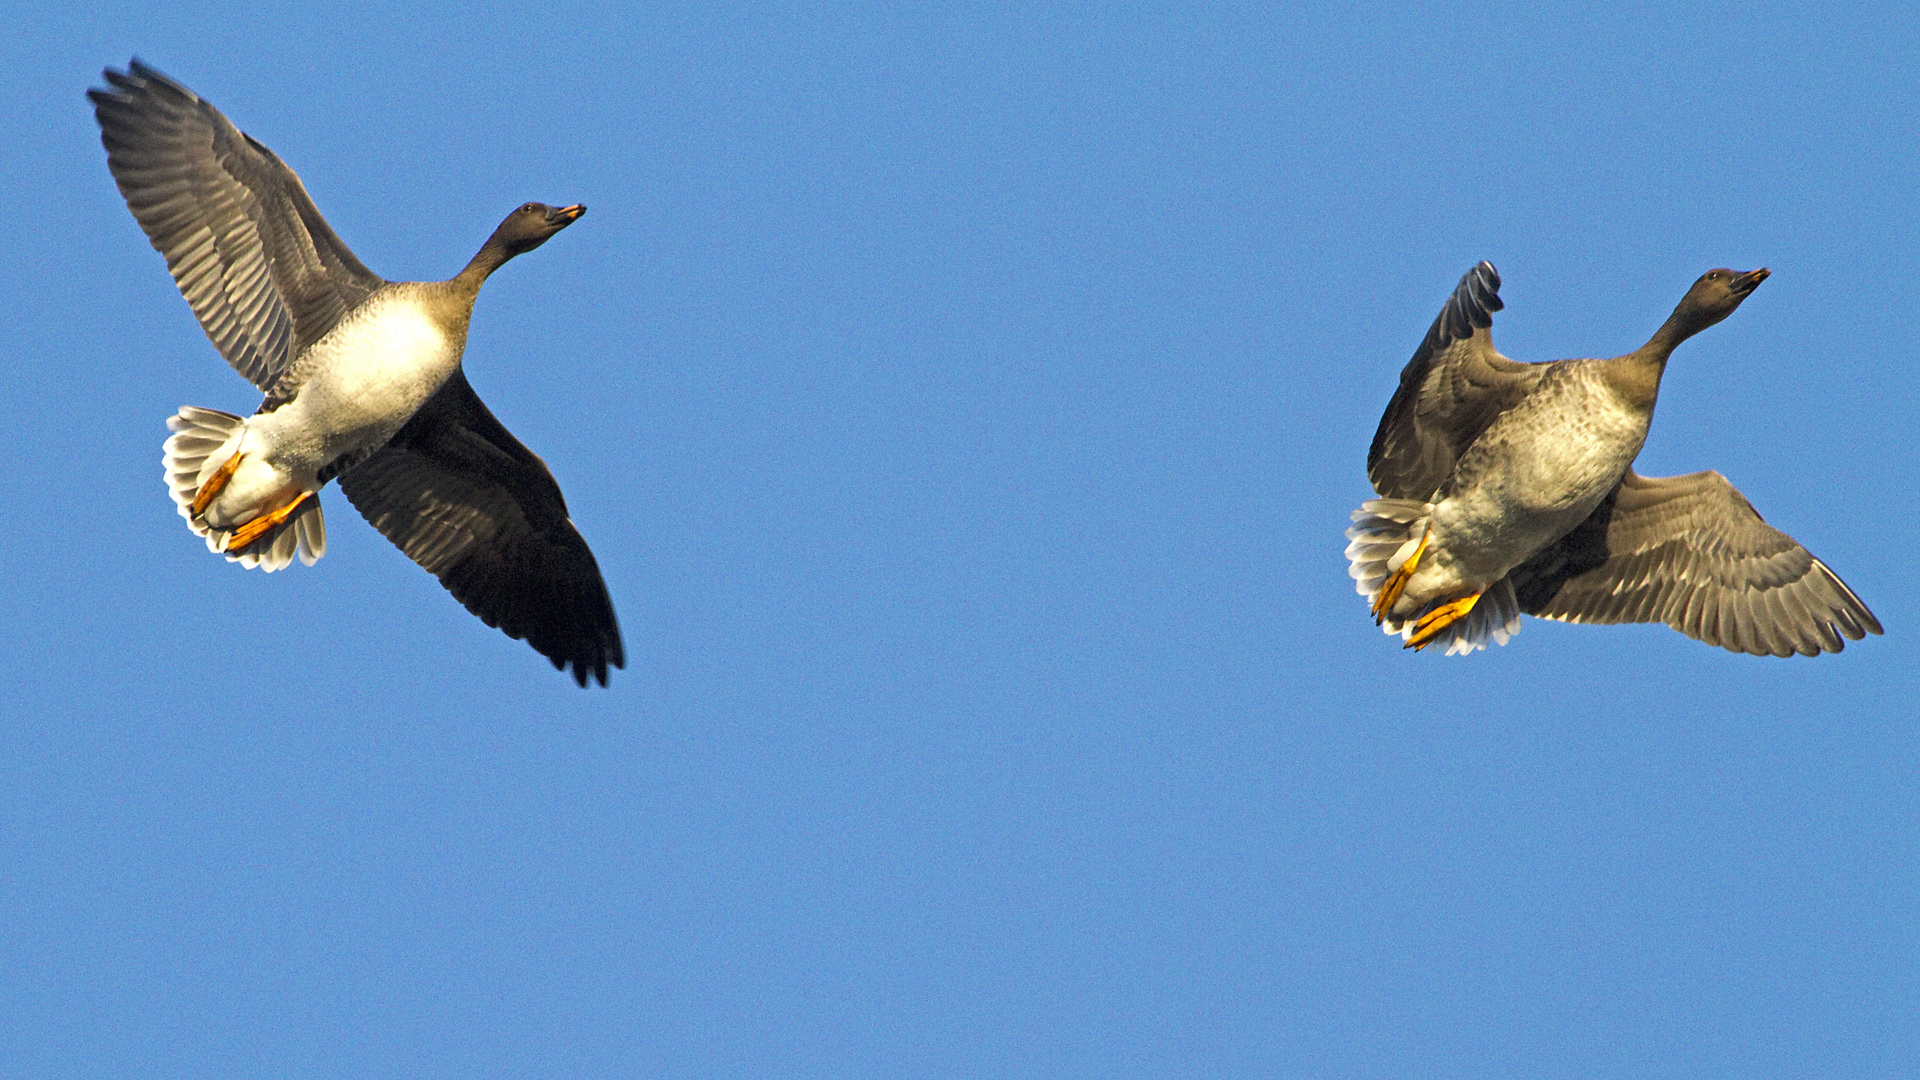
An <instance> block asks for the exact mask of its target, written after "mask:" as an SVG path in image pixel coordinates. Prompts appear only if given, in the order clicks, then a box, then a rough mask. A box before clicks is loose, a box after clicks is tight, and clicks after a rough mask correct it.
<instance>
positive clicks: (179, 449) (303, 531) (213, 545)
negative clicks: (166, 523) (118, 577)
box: [161, 405, 327, 573]
mask: <svg viewBox="0 0 1920 1080" xmlns="http://www.w3.org/2000/svg"><path fill="white" fill-rule="evenodd" d="M167 430H169V431H171V432H173V435H172V436H171V437H170V438H168V439H167V442H166V446H165V447H164V448H163V453H162V456H161V462H162V464H163V465H164V466H165V468H166V481H167V492H168V494H170V495H172V496H173V504H174V506H175V507H176V508H178V509H179V511H180V516H181V517H183V518H185V519H187V527H188V528H190V529H192V530H193V532H194V535H195V536H201V537H205V538H206V541H207V550H209V551H215V552H219V553H221V554H224V555H226V557H227V561H228V562H237V563H239V564H240V565H242V566H246V567H255V566H257V567H259V568H260V569H262V570H265V571H266V572H268V573H272V572H273V571H275V570H281V569H285V568H286V567H287V566H289V565H291V564H292V562H293V558H294V556H295V555H296V554H297V555H299V557H300V561H301V562H303V563H305V564H307V565H308V566H312V565H313V564H314V563H316V562H319V561H320V557H321V556H323V555H325V554H326V553H327V524H326V518H325V517H324V516H323V515H322V514H321V512H320V500H319V499H318V498H317V497H316V498H310V499H308V500H307V501H306V502H305V503H304V504H302V506H301V507H300V509H299V511H298V512H296V513H295V514H294V515H293V516H292V517H290V518H288V519H287V521H286V523H285V524H283V525H281V526H280V527H278V528H276V529H274V530H273V531H272V532H271V533H268V534H267V535H265V536H262V537H261V538H260V539H259V540H257V541H255V542H254V543H252V544H249V545H248V546H247V547H246V549H245V550H243V551H228V550H227V538H228V537H229V536H230V535H231V534H232V532H233V530H231V529H221V528H215V527H213V526H211V525H209V524H207V521H206V519H205V518H203V517H200V516H198V515H196V514H194V512H193V498H194V496H195V495H197V494H199V492H200V486H201V485H202V484H204V483H206V481H207V478H208V477H210V476H212V475H213V474H214V472H215V471H216V470H218V469H219V468H220V466H221V465H223V464H225V463H226V461H227V459H228V458H230V457H232V456H233V455H234V454H235V453H237V452H238V451H239V449H240V440H241V439H242V437H244V436H245V435H246V432H247V421H246V419H245V418H244V417H239V416H235V415H233V414H232V413H224V412H220V411H219V410H217V409H198V408H195V407H193V406H191V405H186V406H182V407H181V409H180V411H179V412H177V413H175V414H174V415H172V416H169V417H167Z"/></svg>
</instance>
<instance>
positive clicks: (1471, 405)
mask: <svg viewBox="0 0 1920 1080" xmlns="http://www.w3.org/2000/svg"><path fill="white" fill-rule="evenodd" d="M1504 306H1505V305H1504V304H1502V303H1501V302H1500V274H1499V272H1498V271H1496V270H1495V269H1494V268H1493V264H1492V263H1489V262H1482V263H1480V264H1478V265H1477V266H1475V267H1474V268H1473V269H1471V270H1469V271H1467V272H1466V274H1465V275H1464V276H1463V277H1461V279H1460V284H1459V285H1458V286H1457V287H1456V288H1455V289H1454V290H1453V295H1452V296H1451V297H1450V298H1448V300H1447V304H1446V306H1445V307H1443V308H1441V309H1440V316H1439V318H1436V319H1434V320H1433V327H1432V328H1431V329H1429V330H1428V331H1427V336H1426V339H1425V340H1423V341H1421V342H1420V347H1419V348H1418V349H1415V350H1414V353H1413V359H1412V360H1409V361H1407V366H1406V368H1405V369H1404V370H1402V371H1401V372H1400V387H1399V389H1397V390H1395V391H1394V394H1393V400H1392V401H1390V402H1388V403H1387V411H1386V414H1385V415H1384V416H1382V417H1381V418H1380V427H1379V430H1377V431H1375V432H1374V435H1373V446H1372V448H1371V449H1369V450H1368V451H1367V478H1368V479H1369V480H1371V481H1373V489H1374V490H1375V491H1377V492H1379V493H1380V494H1381V495H1382V496H1384V497H1386V498H1389V499H1418V500H1421V501H1426V500H1430V499H1432V498H1433V497H1434V494H1435V493H1436V492H1438V491H1439V490H1440V489H1441V487H1442V486H1443V485H1445V484H1446V482H1447V479H1448V478H1449V477H1450V476H1452V475H1453V466H1454V462H1456V461H1458V460H1459V458H1460V455H1461V454H1463V453H1465V452H1466V449H1467V447H1469V446H1471V445H1473V441H1474V440H1475V439H1477V438H1479V437H1480V433H1481V432H1483V431H1485V430H1486V429H1487V425H1488V424H1491V423H1492V422H1493V420H1494V418H1495V417H1497V416H1499V415H1500V414H1501V413H1503V412H1505V411H1506V410H1508V409H1510V408H1512V407H1513V406H1514V404H1515V403H1517V402H1518V401H1519V400H1520V399H1521V398H1523V397H1525V396H1526V395H1527V394H1528V392H1530V391H1531V390H1532V389H1533V388H1534V386H1535V385H1536V384H1537V383H1538V382H1539V381H1540V375H1541V372H1543V371H1544V370H1545V369H1546V365H1544V364H1523V363H1520V362H1519V361H1517V360H1509V359H1507V358H1506V357H1504V356H1501V355H1500V353H1499V352H1498V351H1497V350H1495V349H1494V347H1493V333H1492V326H1493V313H1494V312H1496V311H1499V310H1500V309H1501V308H1502V307H1504Z"/></svg>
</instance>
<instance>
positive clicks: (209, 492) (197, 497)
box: [192, 454, 240, 517]
mask: <svg viewBox="0 0 1920 1080" xmlns="http://www.w3.org/2000/svg"><path fill="white" fill-rule="evenodd" d="M239 467H240V455H239V454H235V455H233V456H232V457H230V458H228V459H227V460H226V463H225V464H223V465H221V466H220V467H219V468H218V469H215V470H214V471H213V475H212V476H209V477H207V482H206V483H204V484H201V485H200V490H199V491H196V492H194V493H193V507H192V509H193V516H194V517H199V516H200V515H201V514H204V513H206V511H207V507H209V506H211V505H213V500H215V499H217V498H219V497H220V493H221V492H223V491H225V490H227V481H229V480H231V479H233V470H235V469H237V468H239Z"/></svg>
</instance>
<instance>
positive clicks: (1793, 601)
mask: <svg viewBox="0 0 1920 1080" xmlns="http://www.w3.org/2000/svg"><path fill="white" fill-rule="evenodd" d="M1510 576H1511V578H1512V580H1513V584H1514V590H1515V592H1516V593H1517V594H1518V596H1519V599H1520V609H1521V610H1522V611H1525V612H1527V613H1528V614H1530V615H1538V616H1541V617H1543V618H1548V619H1561V620H1564V621H1567V622H1589V623H1623V622H1664V623H1666V624H1667V625H1669V626H1671V627H1673V628H1674V629H1675V630H1678V631H1680V632H1681V633H1683V634H1686V635H1687V636H1688V637H1691V638H1696V639H1698V640H1700V641H1704V642H1706V643H1707V644H1709V645H1718V646H1720V647H1721V648H1724V649H1728V650H1731V651H1733V652H1744V653H1752V654H1754V655H1755V656H1767V655H1772V656H1788V655H1791V654H1793V653H1795V652H1798V653H1800V654H1802V655H1804V656H1814V655H1817V654H1818V653H1820V652H1821V651H1822V650H1824V651H1826V652H1839V651H1840V650H1841V648H1842V647H1843V643H1842V641H1841V640H1840V639H1841V638H1842V637H1846V638H1850V639H1852V640H1854V641H1858V640H1860V639H1861V638H1863V637H1865V636H1866V635H1868V634H1878V633H1880V632H1881V628H1880V621H1879V620H1878V619H1876V618H1874V617H1873V612H1871V611H1868V610H1867V605H1866V604H1864V603H1862V602H1861V600H1860V598H1859V597H1858V596H1856V595H1854V592H1853V590H1852V589H1849V588H1847V585H1846V583H1845V582H1843V581H1841V580H1840V578H1839V577H1838V576H1836V575H1835V574H1834V572H1833V571H1831V570H1829V569H1827V565H1826V564H1825V563H1823V562H1821V561H1820V560H1819V559H1816V558H1814V557H1813V555H1812V554H1810V553H1809V552H1808V551H1807V549H1806V548H1804V547H1801V546H1800V545H1799V544H1798V543H1796V542H1795V541H1794V539H1793V537H1791V536H1788V535H1787V534H1786V533H1783V532H1781V531H1780V530H1778V529H1776V528H1774V527H1773V526H1771V525H1768V524H1767V523H1766V522H1765V521H1762V520H1761V518H1760V515H1759V513H1757V512H1756V511H1755V510H1754V509H1753V504H1751V503H1749V502H1747V500H1746V497H1745V496H1743V495H1741V494H1740V492H1739V491H1737V490H1735V488H1734V486H1733V485H1732V484H1730V483H1728V482H1727V478H1726V477H1724V476H1721V475H1720V474H1719V473H1717V472H1712V471H1708V472H1697V473H1689V474H1688V475H1686V476H1666V477H1648V476H1640V475H1638V474H1637V473H1634V472H1633V471H1632V470H1628V472H1627V474H1626V476H1625V477H1624V478H1623V479H1622V480H1621V481H1620V486H1619V487H1617V488H1616V489H1614V492H1613V494H1611V495H1609V496H1608V497H1607V499H1606V501H1604V502H1602V503H1601V504H1600V506H1599V508H1598V509H1596V510H1595V511H1594V512H1593V516H1591V517H1589V518H1588V519H1587V520H1586V522H1584V523H1583V524H1582V525H1581V526H1580V527H1579V528H1577V529H1575V530H1574V531H1573V532H1572V533H1569V534H1568V535H1567V536H1566V537H1565V538H1563V539H1562V540H1560V541H1559V542H1558V543H1556V544H1554V545H1553V546H1551V547H1548V548H1547V549H1546V550H1544V551H1542V552H1540V553H1539V554H1538V555H1535V556H1534V557H1533V558H1532V559H1530V560H1528V561H1527V562H1526V563H1524V564H1522V565H1521V566H1519V567H1517V568H1515V569H1514V571H1513V573H1512V574H1511V575H1510Z"/></svg>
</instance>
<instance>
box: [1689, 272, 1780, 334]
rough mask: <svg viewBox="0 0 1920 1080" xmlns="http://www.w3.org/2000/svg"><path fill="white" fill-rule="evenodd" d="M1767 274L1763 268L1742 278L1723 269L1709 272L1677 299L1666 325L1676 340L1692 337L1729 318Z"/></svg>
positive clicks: (1736, 273) (1742, 275)
mask: <svg viewBox="0 0 1920 1080" xmlns="http://www.w3.org/2000/svg"><path fill="white" fill-rule="evenodd" d="M1769 273H1771V271H1769V270H1768V269H1767V268H1766V267H1764V266H1763V267H1761V268H1760V269H1758V270H1750V271H1748V272H1747V273H1744V274H1742V273H1739V272H1737V271H1733V270H1727V269H1724V268H1723V269H1718V270H1709V271H1707V272H1706V273H1704V274H1701V275H1700V280H1698V281H1696V282H1694V283H1693V288H1691V289H1688V290H1687V295H1685V296H1683V297H1681V298H1680V303H1679V306H1677V307H1675V308H1674V309H1673V316H1672V318H1670V319H1668V320H1667V321H1668V322H1669V323H1670V324H1672V325H1673V327H1674V329H1675V330H1677V331H1679V335H1678V336H1679V338H1681V339H1684V338H1689V337H1692V336H1693V335H1695V334H1697V333H1699V332H1700V331H1702V330H1705V329H1706V328H1707V327H1709V326H1712V325H1713V324H1714V323H1717V322H1719V321H1720V320H1721V319H1724V318H1726V317H1727V316H1729V315H1731V314H1733V312H1734V309H1735V308H1738V307H1739V306H1740V303H1741V301H1743V300H1745V299H1746V298H1747V297H1748V296H1750V295H1752V294H1753V290H1755V289H1757V288H1759V287H1760V283H1761V282H1763V281H1765V280H1767V276H1768V275H1769Z"/></svg>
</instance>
